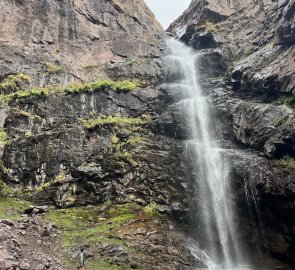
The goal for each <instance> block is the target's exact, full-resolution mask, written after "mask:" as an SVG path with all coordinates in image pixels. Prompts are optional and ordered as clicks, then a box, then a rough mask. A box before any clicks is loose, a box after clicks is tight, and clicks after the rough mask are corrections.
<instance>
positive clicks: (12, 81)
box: [0, 73, 30, 92]
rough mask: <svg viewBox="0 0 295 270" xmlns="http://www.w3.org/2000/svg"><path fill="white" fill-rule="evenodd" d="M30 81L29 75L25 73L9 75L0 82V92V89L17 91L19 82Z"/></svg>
mask: <svg viewBox="0 0 295 270" xmlns="http://www.w3.org/2000/svg"><path fill="white" fill-rule="evenodd" d="M23 82H26V83H29V82H30V77H28V76H27V75H25V74H22V73H21V74H16V75H9V76H8V77H7V78H6V79H5V80H4V81H3V82H2V83H0V92H2V91H11V92H13V91H18V90H20V88H19V86H20V84H21V83H23Z"/></svg>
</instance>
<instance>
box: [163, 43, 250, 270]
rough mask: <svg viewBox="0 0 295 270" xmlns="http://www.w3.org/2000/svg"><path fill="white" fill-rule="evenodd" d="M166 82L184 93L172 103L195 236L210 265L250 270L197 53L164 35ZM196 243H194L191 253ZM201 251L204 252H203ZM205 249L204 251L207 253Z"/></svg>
mask: <svg viewBox="0 0 295 270" xmlns="http://www.w3.org/2000/svg"><path fill="white" fill-rule="evenodd" d="M167 47H168V55H167V59H166V64H167V78H168V80H169V83H167V85H166V87H167V88H171V89H174V90H175V88H176V89H177V91H180V92H181V95H182V98H180V101H179V102H178V103H177V104H176V105H175V106H179V108H180V110H181V111H182V115H183V119H185V120H184V122H185V123H184V124H185V126H186V132H188V137H189V141H188V142H187V145H186V151H185V156H186V160H187V165H188V168H189V169H188V176H189V178H190V183H191V187H192V190H193V192H192V193H193V196H192V197H193V198H192V203H191V208H192V213H193V216H194V227H195V232H196V235H195V238H197V239H198V241H199V242H200V243H201V244H200V248H201V249H203V255H202V257H203V258H206V259H205V261H206V262H207V266H208V268H209V269H210V270H213V269H214V270H238V269H251V268H250V267H249V266H246V265H244V263H243V258H242V252H241V249H240V243H239V242H238V240H237V239H238V238H237V236H236V228H235V223H234V219H233V214H234V213H233V209H232V200H231V197H230V177H229V171H230V166H229V164H228V161H227V160H226V155H225V154H224V153H225V151H224V150H223V149H221V148H220V147H219V145H218V142H217V140H216V139H215V136H214V131H213V130H214V128H213V127H212V124H211V121H210V120H211V119H210V109H209V108H210V99H209V98H208V97H207V96H205V95H204V94H203V92H202V89H201V87H200V83H199V78H198V62H199V54H198V53H196V52H195V51H194V50H193V49H191V48H189V47H187V46H185V45H184V44H182V43H181V42H179V41H176V40H174V39H168V40H167ZM198 249H199V247H196V246H194V247H193V246H192V245H191V250H192V253H193V254H194V253H196V250H198ZM204 252H205V253H204ZM204 254H207V255H208V256H207V255H206V256H205V255H204Z"/></svg>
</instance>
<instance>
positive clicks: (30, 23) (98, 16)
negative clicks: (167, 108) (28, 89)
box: [0, 0, 163, 86]
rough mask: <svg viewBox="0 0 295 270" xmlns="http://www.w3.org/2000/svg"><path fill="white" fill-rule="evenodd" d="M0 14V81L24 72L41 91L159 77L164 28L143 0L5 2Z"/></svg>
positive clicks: (2, 4) (0, 6) (2, 2)
mask: <svg viewBox="0 0 295 270" xmlns="http://www.w3.org/2000/svg"><path fill="white" fill-rule="evenodd" d="M0 10H1V11H0V22H1V29H0V35H1V40H0V57H1V59H2V60H1V63H0V74H1V76H0V79H1V78H3V77H5V76H7V75H9V74H16V73H25V74H28V75H29V76H30V77H31V82H32V84H33V85H35V86H44V85H46V84H53V83H60V84H67V83H69V82H71V81H80V80H85V81H90V80H97V79H102V78H106V77H112V78H114V77H115V79H119V77H129V78H130V77H136V78H141V79H146V80H157V78H158V76H159V75H160V73H159V72H160V71H159V66H158V64H157V61H156V59H155V58H156V57H158V56H159V54H160V49H161V41H160V40H161V36H162V35H163V29H162V27H161V26H160V25H159V23H158V22H157V21H156V20H155V18H154V15H153V14H152V13H151V11H150V10H149V9H148V7H147V6H146V5H145V3H144V2H143V1H142V0H134V1H133V0H132V1H129V2H128V4H127V3H123V2H122V1H117V0H114V1H106V0H101V1H96V0H93V1H92V0H85V1H78V2H77V1H71V0H69V1H57V0H55V1H46V0H44V1H37V2H36V1H8V0H7V1H6V0H5V1H1V3H0Z"/></svg>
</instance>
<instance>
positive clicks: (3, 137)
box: [0, 130, 8, 143]
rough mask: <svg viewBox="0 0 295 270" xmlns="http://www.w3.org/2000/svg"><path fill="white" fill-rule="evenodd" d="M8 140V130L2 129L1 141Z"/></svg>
mask: <svg viewBox="0 0 295 270" xmlns="http://www.w3.org/2000/svg"><path fill="white" fill-rule="evenodd" d="M7 142H8V135H7V133H6V131H4V130H0V143H7Z"/></svg>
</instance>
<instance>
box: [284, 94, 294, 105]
mask: <svg viewBox="0 0 295 270" xmlns="http://www.w3.org/2000/svg"><path fill="white" fill-rule="evenodd" d="M282 102H283V103H284V104H285V105H295V96H291V97H285V98H283V100H282Z"/></svg>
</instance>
